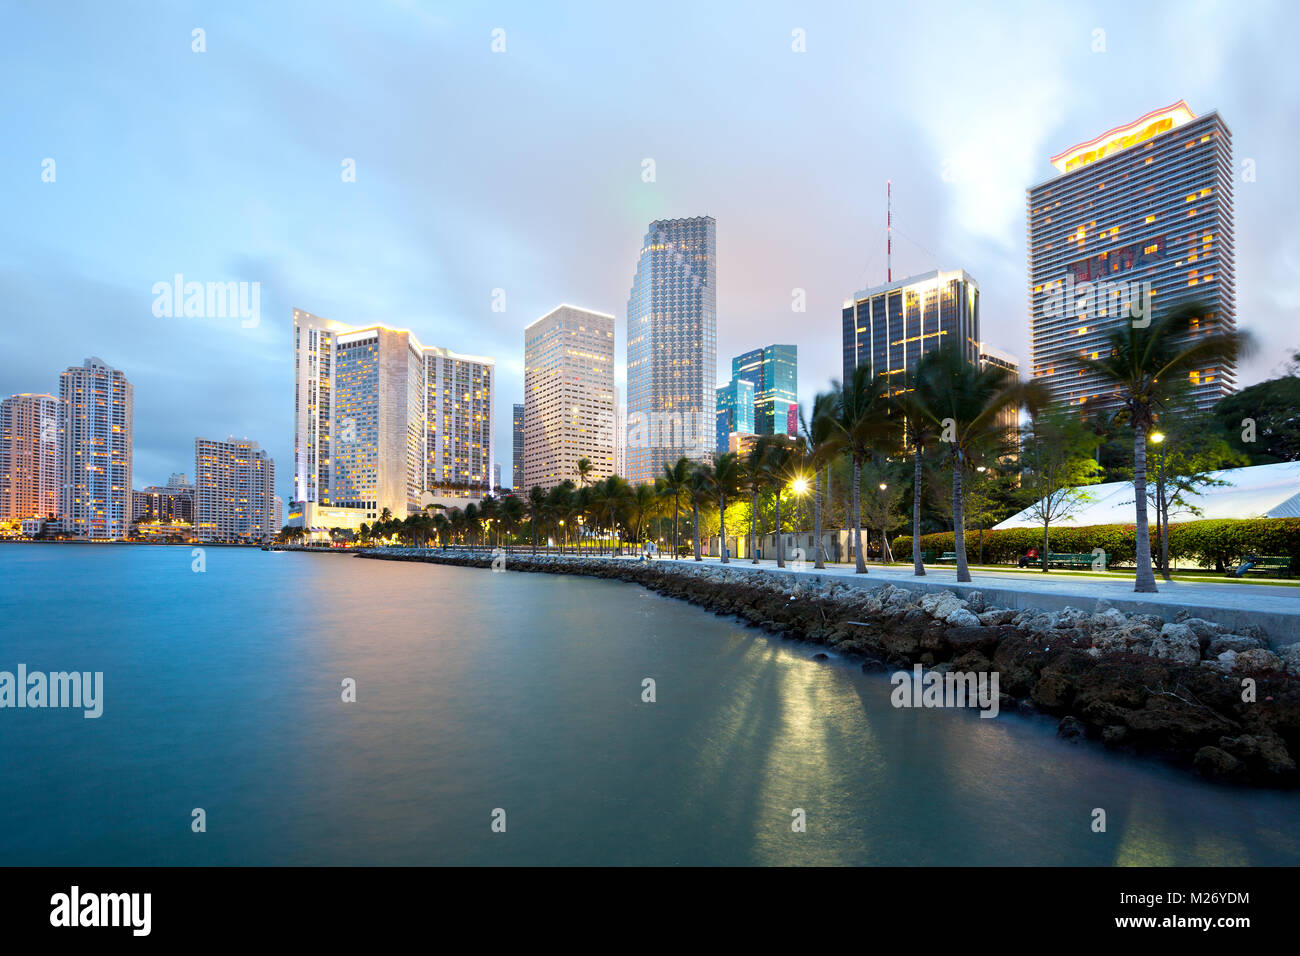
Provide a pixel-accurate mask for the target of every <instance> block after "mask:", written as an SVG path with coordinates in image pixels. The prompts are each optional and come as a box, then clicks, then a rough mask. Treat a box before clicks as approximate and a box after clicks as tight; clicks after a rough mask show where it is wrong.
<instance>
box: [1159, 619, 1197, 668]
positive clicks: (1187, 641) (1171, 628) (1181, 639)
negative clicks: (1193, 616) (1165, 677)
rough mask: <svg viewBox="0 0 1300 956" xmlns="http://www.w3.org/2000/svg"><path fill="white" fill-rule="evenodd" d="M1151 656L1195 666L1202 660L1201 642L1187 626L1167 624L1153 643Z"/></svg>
mask: <svg viewBox="0 0 1300 956" xmlns="http://www.w3.org/2000/svg"><path fill="white" fill-rule="evenodd" d="M1151 656H1152V657H1158V658H1160V659H1161V660H1168V661H1181V662H1182V663H1184V664H1195V663H1196V662H1197V661H1199V660H1200V659H1201V642H1200V639H1199V638H1197V636H1196V633H1195V632H1194V631H1193V630H1192V629H1191V628H1190V627H1188V626H1187V625H1186V624H1166V625H1165V626H1164V627H1163V628H1162V629H1161V631H1160V634H1159V636H1157V637H1156V639H1155V640H1154V641H1152V642H1151Z"/></svg>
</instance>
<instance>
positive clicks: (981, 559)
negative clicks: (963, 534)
mask: <svg viewBox="0 0 1300 956" xmlns="http://www.w3.org/2000/svg"><path fill="white" fill-rule="evenodd" d="M987 471H988V468H986V467H985V466H984V465H976V466H975V472H976V473H977V474H979V475H981V476H983V475H984V474H985V472H987ZM979 487H980V495H981V496H982V495H983V494H984V484H983V482H982V481H981V482H979ZM979 519H980V535H979V539H980V544H979V553H980V555H979V563H980V564H983V563H984V505H983V502H982V501H981V502H980V508H979Z"/></svg>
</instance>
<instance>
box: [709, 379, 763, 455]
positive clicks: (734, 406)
mask: <svg viewBox="0 0 1300 956" xmlns="http://www.w3.org/2000/svg"><path fill="white" fill-rule="evenodd" d="M717 400H718V404H717V427H716V435H715V440H716V443H717V444H716V448H717V453H718V454H719V455H725V454H726V453H727V451H728V450H729V449H730V447H731V436H732V435H733V434H740V435H753V434H755V432H754V384H753V382H750V381H749V380H748V379H743V378H733V379H732V380H731V381H730V382H728V383H727V384H726V385H722V386H720V387H719V388H718V391H717Z"/></svg>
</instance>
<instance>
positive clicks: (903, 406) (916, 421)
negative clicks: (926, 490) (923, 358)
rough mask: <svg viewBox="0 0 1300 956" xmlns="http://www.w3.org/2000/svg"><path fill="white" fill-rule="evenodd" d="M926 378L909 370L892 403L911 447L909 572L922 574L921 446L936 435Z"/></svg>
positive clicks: (923, 454)
mask: <svg viewBox="0 0 1300 956" xmlns="http://www.w3.org/2000/svg"><path fill="white" fill-rule="evenodd" d="M930 381H931V380H930V379H929V378H918V377H917V376H916V374H915V370H913V375H912V378H911V379H910V380H909V381H908V383H907V385H908V387H907V390H906V391H904V392H903V393H902V394H901V395H898V396H896V397H895V404H896V405H897V406H898V408H899V410H900V411H901V412H902V413H903V422H904V434H905V438H906V442H907V445H908V447H910V449H911V451H912V574H913V576H914V577H918V578H923V577H925V562H924V561H922V560H921V476H922V470H923V461H924V458H925V449H926V447H927V445H928V444H930V443H932V442H933V441H934V439H935V437H936V435H937V432H936V430H935V423H936V422H937V421H938V420H939V418H940V416H937V415H935V413H934V405H935V402H936V401H937V396H935V395H933V394H931V389H930Z"/></svg>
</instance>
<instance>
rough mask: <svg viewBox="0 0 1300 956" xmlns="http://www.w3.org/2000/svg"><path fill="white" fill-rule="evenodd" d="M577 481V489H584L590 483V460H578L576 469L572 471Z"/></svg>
mask: <svg viewBox="0 0 1300 956" xmlns="http://www.w3.org/2000/svg"><path fill="white" fill-rule="evenodd" d="M573 473H574V475H575V476H576V477H577V479H578V487H579V488H586V487H587V485H588V483H590V481H591V459H589V458H579V459H578V464H577V467H576V468H574V470H573Z"/></svg>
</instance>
